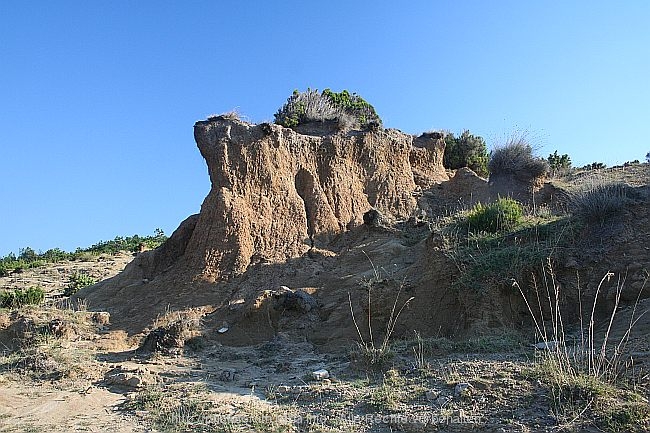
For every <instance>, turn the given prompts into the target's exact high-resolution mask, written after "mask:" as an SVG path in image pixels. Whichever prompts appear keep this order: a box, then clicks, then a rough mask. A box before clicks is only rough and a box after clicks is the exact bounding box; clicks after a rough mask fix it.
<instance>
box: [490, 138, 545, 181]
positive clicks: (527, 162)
mask: <svg viewBox="0 0 650 433" xmlns="http://www.w3.org/2000/svg"><path fill="white" fill-rule="evenodd" d="M548 169H549V167H548V162H547V161H546V160H544V159H542V158H537V157H536V156H535V155H534V152H533V146H532V145H530V144H529V143H528V142H527V140H526V137H525V136H520V137H513V138H511V139H510V140H509V141H508V142H507V143H506V144H505V145H503V146H501V147H497V148H496V149H494V150H493V151H492V153H491V154H490V161H489V162H488V170H489V171H490V177H500V176H513V177H515V178H517V179H521V180H524V181H530V180H534V179H538V178H541V177H543V176H544V175H546V173H547V172H548Z"/></svg>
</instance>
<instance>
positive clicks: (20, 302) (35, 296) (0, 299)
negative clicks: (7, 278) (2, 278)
mask: <svg viewBox="0 0 650 433" xmlns="http://www.w3.org/2000/svg"><path fill="white" fill-rule="evenodd" d="M44 300H45V291H43V289H41V288H40V287H30V288H29V289H26V290H23V289H15V290H6V291H3V292H1V293H0V307H2V308H20V307H22V306H24V305H38V304H40V303H42V302H43V301H44Z"/></svg>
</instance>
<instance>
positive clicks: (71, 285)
mask: <svg viewBox="0 0 650 433" xmlns="http://www.w3.org/2000/svg"><path fill="white" fill-rule="evenodd" d="M96 282H97V281H95V279H94V278H93V277H91V276H90V275H88V274H86V273H84V272H73V273H72V275H70V277H69V278H68V284H67V285H66V286H65V289H64V290H63V294H64V295H65V296H72V295H74V294H75V293H77V292H78V291H79V290H81V289H83V288H84V287H88V286H92V285H93V284H95V283H96Z"/></svg>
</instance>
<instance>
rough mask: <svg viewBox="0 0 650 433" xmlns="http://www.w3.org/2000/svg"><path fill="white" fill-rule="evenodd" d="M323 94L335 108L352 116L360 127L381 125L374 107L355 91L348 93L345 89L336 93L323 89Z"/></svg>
mask: <svg viewBox="0 0 650 433" xmlns="http://www.w3.org/2000/svg"><path fill="white" fill-rule="evenodd" d="M323 96H325V97H327V98H329V99H330V101H332V103H333V104H334V106H335V107H336V108H338V109H339V110H342V111H343V112H344V113H345V114H347V115H349V116H352V117H353V118H354V119H355V120H356V121H357V122H358V123H359V126H361V127H362V128H366V127H371V126H374V127H380V126H381V125H382V122H381V119H380V118H379V115H378V114H377V112H376V111H375V107H373V106H372V105H370V104H369V103H368V102H367V101H366V100H365V99H363V98H362V97H361V96H359V95H357V94H356V93H350V92H348V91H347V90H343V91H342V92H338V93H337V92H332V91H331V90H330V89H325V90H323Z"/></svg>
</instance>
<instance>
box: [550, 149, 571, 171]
mask: <svg viewBox="0 0 650 433" xmlns="http://www.w3.org/2000/svg"><path fill="white" fill-rule="evenodd" d="M546 160H547V161H548V166H549V168H550V170H551V171H552V172H553V173H555V174H557V173H560V172H562V171H568V170H569V169H570V168H571V158H570V157H569V155H567V154H566V153H565V154H564V155H558V153H557V150H556V151H555V152H554V153H551V154H550V155H549V156H548V158H547V159H546Z"/></svg>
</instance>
